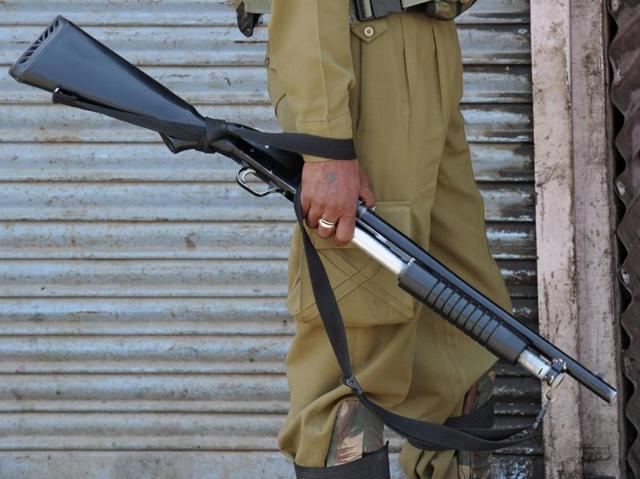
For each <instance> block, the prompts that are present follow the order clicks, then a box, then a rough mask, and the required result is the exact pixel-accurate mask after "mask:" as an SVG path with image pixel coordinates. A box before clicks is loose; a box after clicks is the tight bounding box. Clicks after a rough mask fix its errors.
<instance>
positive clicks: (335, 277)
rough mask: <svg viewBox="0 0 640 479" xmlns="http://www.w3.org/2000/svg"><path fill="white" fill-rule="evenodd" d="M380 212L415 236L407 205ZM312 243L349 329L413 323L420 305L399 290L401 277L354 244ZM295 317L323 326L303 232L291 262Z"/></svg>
mask: <svg viewBox="0 0 640 479" xmlns="http://www.w3.org/2000/svg"><path fill="white" fill-rule="evenodd" d="M376 213H378V214H379V215H380V216H381V217H382V218H384V219H385V220H386V221H388V222H389V223H391V224H392V225H393V226H395V227H396V228H397V229H399V230H400V231H401V232H403V233H404V234H406V235H409V236H410V235H411V209H410V207H409V205H408V203H407V202H403V201H393V202H379V203H377V204H376ZM310 236H311V239H312V241H313V243H314V245H315V247H316V250H317V251H318V254H319V255H320V258H321V259H322V263H323V264H324V267H325V269H326V271H327V275H328V276H329V282H330V283H331V286H332V288H333V291H334V294H335V296H336V299H337V300H338V306H339V307H340V311H341V312H342V317H343V320H344V323H345V325H346V326H351V327H357V326H373V325H380V324H395V323H403V322H407V321H411V320H412V319H413V318H414V308H415V300H414V299H413V298H412V297H411V296H410V295H409V294H407V293H406V292H404V291H403V290H402V289H400V288H399V287H398V281H397V278H396V276H395V275H394V274H393V273H391V272H390V271H388V270H387V269H386V268H384V267H383V266H381V265H380V264H379V263H378V262H377V261H375V260H374V259H372V258H371V257H370V256H368V255H367V254H366V253H364V252H363V251H361V250H360V249H359V248H357V247H356V246H354V245H347V246H346V247H338V246H336V245H335V243H334V242H333V240H332V239H328V240H324V239H321V238H319V237H318V236H317V235H316V234H315V232H312V231H311V232H310ZM287 306H288V308H289V312H290V313H291V314H292V316H293V317H294V318H295V319H296V320H297V321H302V322H305V323H316V324H321V323H322V320H321V319H320V314H319V313H318V309H317V307H316V301H315V298H314V296H313V290H312V288H311V281H310V278H309V270H308V268H307V262H306V259H305V257H304V251H303V250H302V245H301V242H300V235H299V231H296V234H295V236H294V239H293V243H292V248H291V255H290V259H289V295H288V298H287Z"/></svg>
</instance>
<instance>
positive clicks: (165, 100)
mask: <svg viewBox="0 0 640 479" xmlns="http://www.w3.org/2000/svg"><path fill="white" fill-rule="evenodd" d="M10 74H11V75H12V76H13V77H14V78H15V79H16V80H18V81H20V82H23V83H26V84H29V85H32V86H35V87H38V88H41V89H44V90H47V91H49V92H52V93H53V101H54V102H55V103H62V104H66V105H69V106H73V107H76V108H81V109H85V110H89V111H94V112H98V113H101V114H105V115H108V116H111V117H113V118H117V119H119V120H122V121H126V122H128V123H132V124H134V125H138V126H141V127H144V128H147V129H151V130H153V131H157V132H158V133H160V135H161V137H162V139H163V141H164V143H165V144H166V145H167V147H168V148H169V149H170V150H171V151H172V152H174V153H178V152H181V151H184V150H188V149H197V150H200V151H205V152H208V153H213V152H215V153H220V154H222V155H224V156H227V157H229V158H231V159H232V160H234V161H236V162H237V163H238V164H239V165H240V167H241V169H240V170H239V172H238V176H237V180H238V183H239V184H240V185H241V186H242V187H243V188H245V189H246V190H248V191H249V192H251V193H252V194H254V195H257V196H265V195H267V194H270V193H274V192H277V193H280V194H282V195H283V196H285V197H286V198H287V199H289V200H293V199H294V197H295V195H296V191H297V187H298V184H299V181H300V175H301V171H302V165H303V161H302V158H301V156H300V154H299V153H300V152H301V150H300V149H297V148H296V147H295V145H296V142H297V141H299V142H304V141H305V140H307V139H308V138H305V135H295V134H294V135H282V134H270V133H263V132H260V131H258V130H254V129H251V128H249V127H246V126H243V125H240V124H236V123H230V122H226V121H223V120H213V119H210V118H205V117H203V116H202V115H200V113H198V112H197V111H196V109H195V108H194V107H193V106H191V105H190V104H188V103H187V102H186V101H184V100H183V99H181V98H180V97H178V96H177V95H175V94H174V93H172V92H171V91H169V90H168V89H167V88H165V87H164V86H163V85H161V84H160V83H158V82H157V81H155V80H154V79H152V78H151V77H149V76H148V75H146V74H145V73H143V72H142V71H141V70H139V69H138V68H136V67H135V66H133V65H131V64H130V63H129V62H127V61H126V60H125V59H123V58H122V57H120V56H118V55H117V54H116V53H114V52H113V51H111V50H110V49H108V48H107V47H105V46H104V45H102V44H101V43H100V42H98V41H97V40H95V39H94V38H92V37H91V36H90V35H88V34H87V33H85V32H84V31H82V30H81V29H79V28H78V27H76V26H75V25H74V24H72V23H71V22H69V21H68V20H66V19H64V18H63V17H57V18H56V19H55V20H54V21H53V23H52V24H51V25H50V26H49V27H48V28H47V29H46V30H45V32H44V33H43V34H42V35H41V36H40V37H39V38H38V39H37V40H36V42H35V43H34V44H33V45H32V46H31V47H30V48H29V49H28V50H27V51H26V52H25V53H24V54H23V55H22V56H21V57H20V58H19V59H18V60H17V61H16V62H15V64H14V65H13V66H12V67H11V70H10ZM292 145H293V146H292ZM310 148H311V150H313V148H314V145H313V144H312V145H311V146H310ZM311 150H310V151H311ZM313 151H315V150H313ZM302 152H303V151H302ZM345 154H348V153H345ZM250 177H255V178H258V179H259V180H261V181H262V182H264V183H265V185H266V186H265V187H264V188H263V189H261V190H257V189H256V188H255V186H254V185H255V182H251V183H250V182H248V181H247V180H248V179H249V178H250ZM356 226H357V227H356V233H355V236H354V239H353V242H354V243H355V244H356V245H357V246H358V247H360V248H361V249H362V250H363V251H364V252H366V253H367V254H369V255H370V256H371V257H373V258H374V259H375V260H377V261H378V262H380V263H381V264H382V265H383V266H385V267H386V268H388V269H389V270H391V271H392V272H394V273H395V274H396V275H397V277H398V283H399V286H400V287H401V288H403V289H404V290H406V291H407V292H409V293H410V294H411V295H412V296H413V297H415V298H416V299H417V300H419V301H421V302H422V303H424V304H425V305H427V306H428V307H430V308H432V309H433V310H435V311H437V312H438V313H439V314H440V315H441V316H442V317H443V318H445V319H446V320H447V321H449V322H450V323H451V324H453V325H455V326H456V327H458V328H459V329H460V330H461V331H463V332H464V333H466V334H467V335H469V336H470V337H471V338H473V339H474V340H476V341H477V342H479V343H480V344H481V345H483V346H484V347H486V348H487V349H488V350H490V351H491V352H492V353H494V354H496V355H497V356H499V357H501V358H503V359H505V360H507V361H509V362H511V363H514V364H515V363H519V364H521V365H522V366H524V368H525V369H527V370H528V371H529V372H531V373H532V374H533V375H535V376H536V377H538V378H539V379H541V380H542V381H543V383H544V384H546V386H548V387H549V388H553V387H555V386H557V385H558V384H559V383H560V381H561V380H562V378H563V377H564V375H565V373H566V374H568V375H569V376H571V377H573V378H574V379H576V380H577V381H579V382H580V383H581V384H582V385H584V386H585V387H587V388H588V389H590V390H591V391H593V392H594V393H595V394H597V395H598V396H599V397H601V398H602V399H604V400H605V401H607V402H609V403H611V402H612V401H613V400H614V398H615V396H616V390H615V389H613V388H612V387H611V386H610V385H608V384H607V383H606V382H605V381H604V380H603V379H602V378H600V377H599V376H598V375H596V374H594V373H593V372H591V371H589V370H588V369H587V368H586V367H584V366H583V365H581V364H580V363H579V362H577V361H576V360H574V359H573V358H571V357H570V356H569V355H567V354H566V353H564V352H563V351H561V350H560V349H559V348H557V347H556V346H554V345H553V344H552V343H550V342H549V341H547V340H546V339H544V338H542V337H541V336H540V335H538V334H536V333H535V332H534V331H532V330H530V329H529V328H527V327H526V326H524V325H523V324H522V323H520V322H519V321H518V320H517V319H516V318H515V317H514V316H512V315H511V313H509V312H508V311H505V310H504V309H502V308H501V307H499V306H498V305H496V304H495V303H493V302H492V301H491V300H490V299H488V298H487V297H486V296H484V295H483V294H482V293H480V292H479V291H478V290H476V289H475V288H473V287H472V286H470V285H469V284H468V283H466V282H465V281H463V280H462V279H461V278H459V277H458V276H456V275H455V274H454V273H453V272H452V271H451V270H449V269H448V268H447V267H446V266H444V265H443V264H442V263H440V262H439V261H438V260H437V259H435V258H434V257H433V256H431V255H430V254H429V253H428V252H427V251H425V250H423V249H422V248H420V247H419V246H418V245H417V244H416V243H414V242H413V241H412V240H411V239H410V238H408V237H406V236H404V235H403V234H402V233H400V232H399V231H398V230H396V229H395V228H394V227H393V226H391V225H389V224H388V223H386V222H385V221H384V220H382V219H381V218H380V217H379V216H377V215H376V214H375V213H374V212H373V211H371V210H369V209H367V208H366V207H364V206H363V205H360V206H359V208H358V217H357V225H356ZM356 389H357V388H356Z"/></svg>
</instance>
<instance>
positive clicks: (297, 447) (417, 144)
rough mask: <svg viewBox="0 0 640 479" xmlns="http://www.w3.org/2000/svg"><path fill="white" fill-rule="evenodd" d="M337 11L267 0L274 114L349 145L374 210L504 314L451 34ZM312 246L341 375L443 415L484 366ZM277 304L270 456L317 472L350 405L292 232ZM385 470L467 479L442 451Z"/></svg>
mask: <svg viewBox="0 0 640 479" xmlns="http://www.w3.org/2000/svg"><path fill="white" fill-rule="evenodd" d="M348 9H349V5H348V1H347V0H331V1H327V0H296V1H295V2H294V1H284V0H274V2H273V10H272V17H271V23H270V27H269V50H268V57H267V66H268V68H267V72H268V78H269V93H270V96H271V100H272V103H273V105H274V108H275V110H276V115H277V117H278V120H279V121H280V123H281V125H282V127H283V129H284V130H286V131H299V132H303V133H310V134H315V135H320V136H326V137H333V138H351V137H352V136H353V137H354V139H355V142H356V151H357V153H358V159H359V163H360V165H361V166H362V168H363V169H364V171H365V172H366V174H367V176H368V177H369V179H370V181H371V186H372V189H373V191H374V193H375V195H376V198H377V213H378V214H380V215H381V216H382V217H384V218H385V219H387V220H388V221H389V222H391V223H392V224H393V225H394V226H395V227H396V228H398V229H400V230H402V231H403V232H405V233H406V234H409V235H410V236H411V237H412V238H413V239H414V240H415V241H416V242H417V243H419V244H420V245H421V246H422V247H423V248H425V249H428V250H429V251H430V252H431V253H432V254H434V256H436V257H437V258H439V259H440V260H441V261H443V262H444V263H445V264H447V265H449V267H451V268H452V269H453V270H454V271H455V272H456V273H458V274H459V275H460V276H461V277H462V278H464V279H465V280H467V281H469V282H470V283H471V284H473V285H474V286H476V287H477V288H479V289H480V290H481V291H482V292H483V293H485V294H486V295H488V296H489V297H490V298H492V299H493V300H494V301H496V302H497V303H498V304H500V305H501V306H502V307H504V308H506V309H509V310H510V307H511V305H510V300H509V296H508V293H507V290H506V288H505V285H504V282H503V280H502V277H501V275H500V270H499V268H498V266H497V265H496V263H495V262H494V260H493V259H492V257H491V254H490V251H489V247H488V243H487V240H486V236H485V224H484V208H483V203H482V199H481V197H480V194H479V193H478V190H477V187H476V184H475V181H474V178H473V173H472V170H471V163H470V157H469V148H468V145H467V142H466V139H465V132H464V125H463V118H462V116H461V113H460V110H459V102H460V99H461V96H462V65H461V58H460V48H459V44H458V37H457V32H456V27H455V24H454V23H452V22H447V21H439V20H434V19H430V18H428V17H426V16H424V15H422V14H419V13H403V14H396V15H392V16H390V17H387V18H385V19H380V20H375V21H371V22H365V23H359V24H356V25H353V26H350V25H349V23H348ZM305 160H306V161H319V160H320V159H319V158H314V157H306V158H305ZM312 237H313V238H314V242H315V244H316V247H317V248H318V250H319V252H320V254H321V257H322V258H323V262H324V264H325V266H326V268H327V271H328V273H329V276H330V280H331V282H332V285H333V287H334V290H335V293H336V297H337V298H338V300H339V304H340V307H341V310H342V313H343V317H344V321H345V324H346V327H347V335H348V340H349V348H350V354H351V360H352V364H353V369H354V372H355V375H356V377H357V378H358V381H359V382H360V384H361V385H362V386H363V388H364V389H365V390H366V391H367V392H368V393H369V394H370V397H371V398H372V399H373V400H374V401H376V402H377V403H378V404H380V405H382V406H384V407H386V408H390V409H392V410H393V411H394V412H396V413H399V414H402V415H405V416H410V417H414V418H420V419H423V420H429V421H438V422H443V421H444V420H445V419H446V418H448V417H450V416H456V415H459V414H460V413H461V412H462V409H463V403H464V399H465V394H466V393H467V392H468V391H469V389H470V388H471V387H472V386H474V383H476V381H477V380H478V379H479V378H480V377H481V376H483V374H484V373H486V371H487V370H488V369H489V368H490V367H491V366H492V365H493V363H494V361H495V357H494V356H493V355H491V354H490V353H488V352H487V351H486V350H484V349H483V348H481V347H480V346H478V345H477V344H476V343H475V342H473V341H472V340H470V339H468V338H467V337H466V336H464V335H463V334H462V333H460V332H458V330H456V329H455V328H454V327H453V326H450V325H449V324H448V323H447V322H446V321H444V320H443V319H441V318H440V317H438V316H437V315H436V314H435V313H433V312H432V311H430V310H428V309H427V308H425V307H423V306H422V305H419V304H417V303H416V302H415V301H414V300H413V299H412V298H411V297H410V296H409V295H408V294H406V293H404V292H403V291H401V290H400V289H399V288H398V287H397V283H396V280H395V278H394V277H393V275H392V274H391V273H389V272H387V271H386V270H384V269H383V268H382V267H380V266H378V264H377V263H376V262H375V261H373V260H372V259H370V258H369V257H367V256H366V255H365V254H364V253H362V252H360V251H359V250H358V249H356V248H355V247H353V246H347V247H345V248H338V247H336V246H335V245H334V244H333V242H332V241H331V240H321V239H319V238H318V237H317V236H316V235H312ZM287 304H288V308H289V310H290V312H291V314H292V315H293V317H294V318H295V320H296V336H295V338H294V339H293V343H292V345H291V349H290V351H289V353H288V356H287V360H286V367H287V378H288V381H289V386H290V390H291V409H290V412H289V415H288V417H287V419H286V422H285V424H284V426H283V428H282V430H281V432H280V436H279V446H280V449H281V450H282V451H283V452H284V453H285V454H287V455H288V456H289V457H291V458H292V459H293V460H294V461H295V462H296V463H297V464H300V465H302V466H320V467H322V466H324V465H325V458H326V457H327V452H328V449H329V442H330V439H331V434H332V428H333V424H334V421H335V417H336V412H337V410H338V408H339V406H340V404H341V402H342V401H343V400H344V399H346V398H351V397H353V396H352V395H351V394H350V390H349V389H348V388H347V387H345V386H342V385H341V384H340V376H341V374H340V371H339V369H338V365H337V363H336V359H335V357H334V355H333V352H332V350H331V347H330V345H329V342H328V339H327V336H326V333H325V331H324V328H323V327H322V324H321V321H320V318H319V316H318V311H317V309H316V307H315V304H314V299H313V294H312V292H311V286H310V282H309V278H308V271H307V268H306V262H305V259H304V253H303V252H302V247H301V242H300V234H299V231H298V230H297V229H296V231H295V233H294V238H293V242H292V247H291V253H290V258H289V295H288V299H287ZM465 409H467V408H466V406H465ZM460 456H462V455H460ZM466 457H467V460H465V462H468V457H469V456H468V455H466ZM400 460H401V464H402V467H403V469H404V471H405V472H406V474H407V477H409V478H447V479H449V478H457V477H470V476H465V474H468V473H469V468H468V464H467V465H466V466H465V467H460V468H459V463H460V461H456V460H454V452H453V451H443V452H437V453H434V452H432V451H422V450H418V449H416V448H414V447H413V446H411V445H409V444H406V445H405V446H404V447H403V449H402V453H401V456H400Z"/></svg>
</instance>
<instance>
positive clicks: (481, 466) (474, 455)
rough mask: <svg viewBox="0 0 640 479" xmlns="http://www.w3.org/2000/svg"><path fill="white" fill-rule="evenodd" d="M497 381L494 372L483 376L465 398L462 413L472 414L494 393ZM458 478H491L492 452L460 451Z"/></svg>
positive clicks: (458, 456) (458, 455)
mask: <svg viewBox="0 0 640 479" xmlns="http://www.w3.org/2000/svg"><path fill="white" fill-rule="evenodd" d="M495 381H496V375H495V373H494V372H489V373H487V374H486V375H485V376H483V377H481V378H480V379H479V380H478V382H477V383H476V384H474V385H473V387H472V388H471V389H470V390H469V392H468V393H467V395H466V396H465V399H464V406H463V409H462V414H470V413H472V412H474V411H476V410H478V409H479V408H480V407H481V406H482V405H483V404H485V403H486V402H487V401H489V399H491V395H492V393H493V386H494V384H495ZM456 455H457V458H458V479H490V478H491V462H490V461H491V452H486V451H481V452H478V451H458V452H457V453H456Z"/></svg>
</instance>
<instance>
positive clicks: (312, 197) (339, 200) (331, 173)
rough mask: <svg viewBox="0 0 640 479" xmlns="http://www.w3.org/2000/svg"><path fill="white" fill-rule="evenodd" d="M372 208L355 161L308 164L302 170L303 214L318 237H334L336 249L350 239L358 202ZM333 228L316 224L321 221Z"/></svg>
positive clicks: (368, 188) (367, 187)
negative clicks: (362, 202) (360, 201)
mask: <svg viewBox="0 0 640 479" xmlns="http://www.w3.org/2000/svg"><path fill="white" fill-rule="evenodd" d="M359 198H361V199H362V201H364V203H365V204H366V205H367V207H369V208H371V207H372V206H373V205H374V203H375V201H376V200H375V197H374V196H373V192H372V191H371V188H370V187H369V180H368V179H367V177H366V176H365V174H364V173H363V171H362V170H361V169H360V166H359V165H358V162H357V160H328V161H320V162H307V163H305V164H304V167H303V168H302V197H301V198H300V199H301V204H302V212H303V214H304V215H305V217H306V218H307V225H309V227H310V228H314V229H315V228H318V226H320V227H319V228H318V235H319V236H320V237H321V238H330V237H331V236H334V234H335V236H334V238H333V241H334V242H335V243H336V244H337V245H338V246H345V245H346V244H348V243H349V242H351V239H352V238H353V233H354V231H355V225H356V223H355V222H356V208H357V206H358V199H359ZM321 218H322V219H323V220H325V221H326V222H329V223H334V224H335V226H334V227H326V226H323V225H322V223H320V224H319V222H320V219H321Z"/></svg>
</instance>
